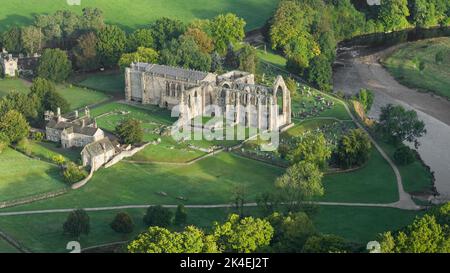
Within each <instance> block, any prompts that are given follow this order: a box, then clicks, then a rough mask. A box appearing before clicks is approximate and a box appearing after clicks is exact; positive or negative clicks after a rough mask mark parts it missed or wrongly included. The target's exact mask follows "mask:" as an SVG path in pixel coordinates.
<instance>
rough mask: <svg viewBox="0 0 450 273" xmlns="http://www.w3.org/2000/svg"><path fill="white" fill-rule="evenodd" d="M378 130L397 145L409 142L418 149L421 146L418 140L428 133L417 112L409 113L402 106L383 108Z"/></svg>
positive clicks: (411, 111) (390, 105)
mask: <svg viewBox="0 0 450 273" xmlns="http://www.w3.org/2000/svg"><path fill="white" fill-rule="evenodd" d="M377 130H378V131H379V132H380V133H382V134H383V135H384V136H385V137H386V138H388V139H389V140H391V142H393V143H394V144H396V145H399V144H400V143H401V142H403V141H408V142H414V145H415V146H416V148H417V147H418V146H419V145H420V143H419V141H418V138H420V137H422V136H423V135H425V134H426V132H427V130H426V129H425V123H423V121H421V120H419V119H418V117H417V112H416V111H414V110H410V111H407V110H405V108H403V107H402V106H400V105H397V106H394V105H392V104H389V105H387V106H385V107H382V108H381V114H380V119H379V123H378V125H377Z"/></svg>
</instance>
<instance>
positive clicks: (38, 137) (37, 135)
mask: <svg viewBox="0 0 450 273" xmlns="http://www.w3.org/2000/svg"><path fill="white" fill-rule="evenodd" d="M31 138H32V139H33V140H34V141H37V142H41V141H42V140H44V133H42V132H34V133H32V134H31Z"/></svg>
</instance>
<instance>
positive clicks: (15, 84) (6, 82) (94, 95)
mask: <svg viewBox="0 0 450 273" xmlns="http://www.w3.org/2000/svg"><path fill="white" fill-rule="evenodd" d="M30 85H31V83H30V82H27V81H25V80H22V79H0V97H2V96H5V95H7V94H9V93H11V92H12V91H17V92H20V93H28V92H29V87H30ZM56 91H57V92H58V93H60V94H61V96H63V97H64V98H65V99H66V100H67V101H68V102H69V103H70V108H71V109H72V110H75V109H79V108H82V107H84V106H88V105H92V104H96V103H100V102H102V101H105V100H107V99H108V98H109V96H107V95H105V94H103V93H101V92H97V91H94V90H90V89H88V88H83V87H76V86H72V85H63V84H60V85H57V86H56Z"/></svg>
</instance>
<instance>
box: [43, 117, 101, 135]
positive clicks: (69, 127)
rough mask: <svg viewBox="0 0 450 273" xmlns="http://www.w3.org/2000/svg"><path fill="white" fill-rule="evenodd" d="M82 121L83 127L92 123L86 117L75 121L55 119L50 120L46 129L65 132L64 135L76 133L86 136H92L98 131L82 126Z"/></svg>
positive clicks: (97, 129) (91, 120)
mask: <svg viewBox="0 0 450 273" xmlns="http://www.w3.org/2000/svg"><path fill="white" fill-rule="evenodd" d="M83 120H84V121H85V123H84V124H85V125H90V124H92V123H93V119H91V118H88V117H83V118H80V119H78V120H76V121H72V122H70V121H58V120H57V119H51V120H50V121H49V122H48V123H47V127H48V128H52V129H56V130H61V131H62V130H65V131H66V133H76V134H82V135H87V136H94V135H95V134H96V133H97V132H98V131H99V130H100V129H99V128H95V127H92V126H83Z"/></svg>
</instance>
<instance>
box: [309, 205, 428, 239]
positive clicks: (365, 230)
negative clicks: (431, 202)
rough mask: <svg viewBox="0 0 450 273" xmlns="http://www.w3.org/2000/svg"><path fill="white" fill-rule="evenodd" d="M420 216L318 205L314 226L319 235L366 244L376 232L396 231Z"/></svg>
mask: <svg viewBox="0 0 450 273" xmlns="http://www.w3.org/2000/svg"><path fill="white" fill-rule="evenodd" d="M422 214H423V213H422V212H417V211H405V210H398V209H391V208H364V207H339V206H333V207H330V206H321V207H320V209H319V213H318V215H317V216H316V217H315V218H314V223H315V225H316V227H317V229H318V230H319V231H320V232H323V233H329V234H336V235H339V236H342V237H344V238H346V239H347V240H350V241H353V242H358V243H361V244H363V245H365V244H367V243H368V242H369V241H373V240H376V239H377V235H378V234H379V233H382V232H385V231H389V230H391V231H395V230H398V229H400V228H402V227H404V226H406V225H408V224H410V223H411V222H412V221H413V220H414V218H415V217H416V216H417V215H422Z"/></svg>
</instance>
